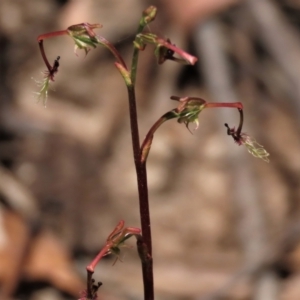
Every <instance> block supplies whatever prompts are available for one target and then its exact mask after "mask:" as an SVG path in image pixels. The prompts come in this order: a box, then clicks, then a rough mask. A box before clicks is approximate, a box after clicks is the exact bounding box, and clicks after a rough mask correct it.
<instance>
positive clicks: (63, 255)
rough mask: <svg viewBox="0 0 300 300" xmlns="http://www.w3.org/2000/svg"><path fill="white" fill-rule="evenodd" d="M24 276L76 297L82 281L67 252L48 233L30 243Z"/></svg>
mask: <svg viewBox="0 0 300 300" xmlns="http://www.w3.org/2000/svg"><path fill="white" fill-rule="evenodd" d="M24 274H25V277H26V279H27V280H39V281H40V280H42V281H46V282H49V283H50V284H52V285H53V286H55V287H56V288H58V289H59V290H61V291H64V292H67V293H69V294H71V295H74V296H78V294H79V292H80V291H81V290H83V289H84V288H85V284H84V281H83V280H82V279H81V278H80V277H79V276H78V274H77V271H76V270H75V268H74V267H73V263H72V259H71V257H70V254H69V253H68V250H67V249H66V248H65V247H64V245H63V244H62V243H60V242H59V240H58V239H57V238H56V237H55V236H54V235H52V234H51V233H50V232H46V231H44V232H42V233H41V234H39V235H38V236H37V237H36V238H35V239H34V240H33V242H32V244H31V246H30V252H29V255H28V257H27V260H26V264H25V268H24Z"/></svg>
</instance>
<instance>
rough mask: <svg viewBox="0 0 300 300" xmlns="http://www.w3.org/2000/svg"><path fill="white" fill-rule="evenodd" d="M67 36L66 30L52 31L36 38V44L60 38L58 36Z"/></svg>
mask: <svg viewBox="0 0 300 300" xmlns="http://www.w3.org/2000/svg"><path fill="white" fill-rule="evenodd" d="M66 34H68V30H59V31H53V32H49V33H44V34H41V35H39V36H38V37H37V40H38V42H39V41H42V40H45V39H49V38H52V37H55V36H60V35H66Z"/></svg>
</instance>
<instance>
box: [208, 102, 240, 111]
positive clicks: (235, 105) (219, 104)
mask: <svg viewBox="0 0 300 300" xmlns="http://www.w3.org/2000/svg"><path fill="white" fill-rule="evenodd" d="M215 107H229V108H238V109H243V104H242V103H241V102H229V103H227V102H206V104H205V108H215Z"/></svg>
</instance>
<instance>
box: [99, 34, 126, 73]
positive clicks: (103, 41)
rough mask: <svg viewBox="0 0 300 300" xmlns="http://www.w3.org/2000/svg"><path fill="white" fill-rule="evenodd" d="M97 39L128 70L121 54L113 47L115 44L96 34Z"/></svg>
mask: <svg viewBox="0 0 300 300" xmlns="http://www.w3.org/2000/svg"><path fill="white" fill-rule="evenodd" d="M97 39H98V42H99V43H100V44H101V45H103V46H104V47H106V48H107V49H108V50H109V51H110V52H111V53H112V55H113V56H114V57H115V58H116V60H117V61H118V62H119V63H120V64H121V65H122V66H123V67H124V68H125V69H126V70H128V68H127V66H126V63H125V61H124V60H123V58H122V56H121V55H120V53H119V52H118V50H117V49H116V48H115V46H114V45H113V44H111V43H110V42H109V41H108V40H107V39H105V38H104V37H102V36H100V35H97Z"/></svg>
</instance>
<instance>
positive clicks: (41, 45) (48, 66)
mask: <svg viewBox="0 0 300 300" xmlns="http://www.w3.org/2000/svg"><path fill="white" fill-rule="evenodd" d="M39 47H40V51H41V54H42V57H43V60H44V62H45V64H46V66H47V69H48V71H49V73H51V69H52V68H51V65H50V64H49V61H48V59H47V56H46V54H45V50H44V44H43V40H40V41H39Z"/></svg>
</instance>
